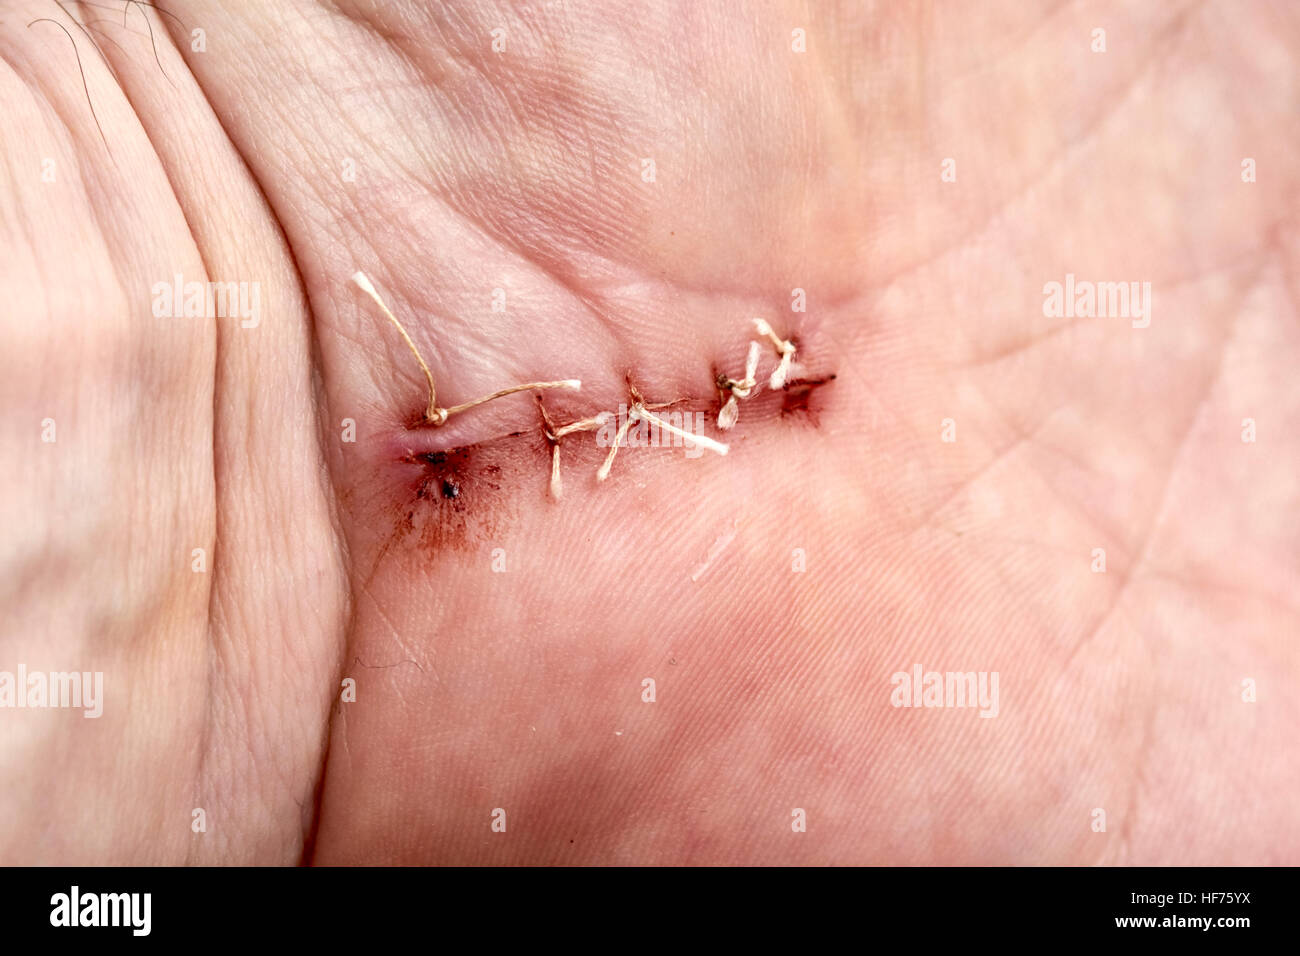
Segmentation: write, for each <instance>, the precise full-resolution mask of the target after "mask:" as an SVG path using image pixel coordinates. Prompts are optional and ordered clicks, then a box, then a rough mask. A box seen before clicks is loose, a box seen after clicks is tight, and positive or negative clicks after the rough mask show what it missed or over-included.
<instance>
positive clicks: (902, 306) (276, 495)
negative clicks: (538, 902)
mask: <svg viewBox="0 0 1300 956" xmlns="http://www.w3.org/2000/svg"><path fill="white" fill-rule="evenodd" d="M162 6H163V7H164V8H165V9H166V11H167V14H164V13H161V12H159V11H158V10H157V9H154V8H152V7H147V6H144V5H139V4H133V5H128V8H127V9H125V10H124V5H123V4H121V3H119V2H116V0H103V3H97V4H90V3H83V4H73V3H67V4H64V5H63V6H60V5H58V4H56V3H53V2H52V0H0V100H2V101H3V102H4V103H5V116H4V120H3V122H2V123H0V148H2V149H3V160H4V161H3V163H0V175H3V177H4V181H3V183H0V203H2V204H3V206H2V207H0V213H2V214H3V215H0V230H2V232H0V237H2V238H0V243H2V244H3V245H0V249H3V251H4V252H5V253H6V254H5V255H4V256H2V257H0V281H3V288H4V289H5V291H6V293H7V294H8V298H9V308H8V309H7V310H6V313H7V315H6V319H5V322H6V336H7V343H8V348H7V349H6V350H5V354H4V356H3V358H0V362H2V363H3V369H2V371H3V374H0V404H2V406H3V407H4V408H5V410H6V414H5V415H4V416H0V447H2V448H3V451H4V460H5V464H6V468H5V469H4V473H3V478H2V479H0V480H3V482H4V487H3V490H0V521H3V523H4V526H5V528H6V535H5V539H4V543H3V550H2V551H0V557H2V558H3V576H2V579H3V581H4V582H5V583H4V585H3V587H2V588H0V594H3V613H0V620H3V622H4V623H3V625H0V670H9V671H13V670H14V669H15V668H16V666H17V664H18V663H19V662H23V663H25V664H26V665H27V667H28V668H31V669H38V668H39V669H46V670H85V671H102V672H103V673H104V675H105V676H104V680H105V704H104V713H103V716H102V717H100V718H98V719H95V720H86V719H83V718H82V717H81V715H80V714H78V713H75V712H69V711H58V710H44V711H40V710H21V711H20V710H4V711H0V770H2V772H3V775H4V778H5V780H6V781H8V783H7V784H6V786H5V787H4V788H3V789H0V861H4V862H13V863H34V862H41V863H182V862H195V863H241V862H242V863H248V862H256V863H294V862H298V861H307V862H316V863H324V864H334V863H387V862H395V863H533V864H545V863H634V862H648V863H778V864H809V863H827V862H832V863H908V864H919V863H1077V864H1092V863H1141V864H1159V863H1185V864H1191V863H1227V864H1247V863H1294V862H1296V860H1297V856H1298V853H1300V825H1298V824H1297V820H1296V817H1295V813H1294V794H1295V793H1296V792H1297V789H1298V788H1300V759H1297V756H1298V755H1297V750H1296V744H1295V733H1294V731H1295V727H1296V726H1297V722H1298V721H1300V698H1297V696H1296V695H1295V694H1294V693H1292V690H1293V689H1294V688H1295V686H1296V681H1297V679H1300V659H1298V653H1297V649H1296V642H1295V633H1296V626H1297V622H1298V621H1300V608H1298V607H1297V605H1296V597H1295V596H1296V595H1297V594H1300V548H1297V542H1300V508H1298V507H1297V506H1298V505H1300V492H1298V491H1297V484H1296V482H1295V480H1294V474H1295V472H1296V470H1297V468H1296V466H1297V464H1298V463H1300V455H1298V454H1297V452H1298V450H1300V389H1298V388H1297V385H1296V382H1295V375H1294V368H1295V366H1296V362H1297V359H1298V358H1300V322H1298V321H1297V318H1298V317H1300V316H1298V314H1297V300H1298V298H1300V297H1298V295H1297V292H1298V290H1300V284H1298V283H1300V280H1298V278H1297V269H1296V265H1297V252H1298V249H1300V234H1298V233H1297V223H1296V219H1295V212H1296V210H1297V209H1300V204H1298V203H1297V199H1300V195H1298V194H1297V167H1296V162H1295V158H1294V155H1293V154H1294V144H1295V142H1296V141H1297V133H1298V132H1300V129H1297V126H1298V125H1300V110H1297V108H1296V107H1297V105H1298V101H1300V86H1298V85H1297V80H1296V78H1295V71H1294V69H1293V64H1294V62H1295V58H1296V53H1297V49H1298V48H1300V17H1298V16H1297V13H1296V11H1295V10H1294V9H1292V8H1291V7H1290V5H1287V4H1270V3H1265V2H1244V3H1243V2H1232V3H1227V2H1224V3H1204V4H1199V5H1194V6H1188V7H1177V8H1175V7H1174V6H1171V5H1165V4H1151V3H1142V2H1136V3H1131V4H1130V3H1121V4H1116V5H1111V6H1109V7H1107V8H1106V10H1105V11H1104V15H1103V14H1102V13H1098V12H1095V11H1093V12H1090V11H1086V10H1082V9H1079V7H1078V6H1077V5H1064V6H1060V5H1057V4H1053V3H1046V2H1044V3H1024V2H1019V0H1017V2H1006V3H999V2H989V3H981V4H978V5H976V4H971V5H958V6H956V7H953V8H947V7H944V8H936V7H933V6H931V5H928V4H923V3H918V4H880V5H871V4H862V3H856V2H844V3H817V4H807V5H802V4H797V3H796V4H779V3H764V2H755V3H744V4H732V3H680V4H679V3H667V2H665V3H647V4H618V3H596V2H582V3H579V2H573V0H564V2H546V0H539V2H533V3H519V4H511V3H504V2H487V0H481V2H480V0H465V2H450V3H421V2H407V0H394V2H389V3H378V2H376V3H362V2H351V0H334V2H323V3H317V2H308V0H284V2H277V3H270V2H250V3H236V2H228V3H220V2H210V0H168V2H164V3H163V4H162ZM124 13H125V17H124V16H123V14H124ZM43 18H48V19H49V20H54V21H57V22H58V23H60V24H62V25H64V26H65V27H66V28H67V30H68V31H69V33H68V34H65V33H64V32H63V31H62V30H60V29H59V28H58V27H57V26H56V25H53V24H50V23H40V22H38V23H32V21H35V20H40V19H43ZM74 18H75V20H76V21H78V22H80V23H81V24H83V25H84V31H85V32H83V30H82V28H79V27H77V26H76V25H75V24H74V22H73V21H74ZM29 24H31V25H30V26H29ZM1098 27H1102V28H1104V29H1105V31H1106V37H1107V49H1106V51H1105V52H1104V53H1097V52H1093V50H1092V48H1091V47H1092V45H1093V43H1094V38H1093V31H1094V29H1096V28H1098ZM796 28H798V29H802V30H804V31H805V36H806V48H805V49H803V51H802V52H796V51H795V50H793V49H792V39H791V31H792V30H794V29H796ZM196 29H200V30H201V31H202V37H203V49H202V50H201V51H198V50H195V49H194V44H195V42H196V41H195V38H194V33H193V31H194V30H196ZM494 31H503V32H502V33H500V34H499V37H500V38H503V41H502V42H504V48H503V49H501V50H499V51H497V50H494V49H493V42H494ZM91 37H94V38H95V40H96V41H97V42H98V46H99V48H100V50H102V55H101V53H98V52H96V50H95V47H94V46H93V45H92V44H91V40H90V38H91ZM70 41H71V42H70ZM74 43H75V45H76V49H77V51H78V52H79V55H80V65H81V67H83V68H84V75H85V85H84V86H83V81H82V74H81V72H80V71H79V70H78V60H77V57H76V56H75V55H74V47H73V44H74ZM92 106H93V110H92ZM101 131H102V134H101ZM1246 157H1250V158H1252V159H1253V160H1254V163H1255V168H1256V169H1257V170H1258V177H1257V180H1256V181H1254V182H1249V183H1247V182H1243V180H1242V176H1241V171H1242V161H1243V159H1244V158H1246ZM949 158H951V159H953V160H954V162H955V170H956V178H955V180H951V181H945V179H944V178H943V177H942V176H941V173H942V172H943V168H944V166H943V164H944V162H945V160H946V159H949ZM647 161H653V164H654V166H653V168H654V175H653V177H652V178H649V179H648V178H647V175H646V171H647V168H648V167H647V165H646V163H647ZM50 164H52V165H50ZM50 168H52V169H53V170H54V177H53V180H52V181H51V180H49V179H48V177H47V178H45V179H43V178H42V171H43V170H45V169H50ZM950 179H951V177H950ZM358 270H362V271H364V272H365V273H366V275H368V276H369V277H370V278H371V279H372V280H373V282H374V285H375V287H376V288H377V289H378V290H379V291H380V292H381V294H382V295H383V297H384V300H385V302H386V303H387V305H388V306H389V308H391V309H392V311H393V313H394V314H395V315H396V316H397V317H398V318H399V320H400V321H401V323H402V325H403V327H404V328H405V329H406V330H407V332H408V333H409V334H410V336H411V339H412V341H413V342H414V343H415V344H416V346H417V347H418V349H419V351H420V354H421V355H422V356H423V358H424V359H425V360H426V361H427V363H428V365H429V368H430V372H431V374H432V376H433V378H434V380H435V382H436V384H437V391H438V400H439V403H440V404H443V405H452V404H456V403H460V402H465V401H469V400H472V399H475V398H477V397H480V396H482V395H485V394H487V393H490V392H492V391H494V390H497V389H500V388H505V387H509V386H512V385H516V384H519V383H523V382H531V381H553V380H557V379H578V380H581V382H582V388H581V390H580V391H564V390H550V391H546V392H541V393H538V395H539V396H540V401H541V403H542V404H541V406H539V402H538V398H537V397H535V396H534V395H533V394H529V393H521V394H516V395H510V396H507V397H504V398H501V399H499V400H496V401H493V402H490V403H488V404H486V405H482V406H479V407H477V408H474V409H471V410H469V411H466V412H464V413H462V414H459V415H455V416H453V417H452V418H450V419H449V420H448V422H447V423H446V424H445V425H443V426H442V427H439V428H431V427H429V426H427V425H421V424H420V423H419V419H420V418H421V415H422V413H423V411H424V409H425V403H426V401H427V399H428V389H427V383H426V381H425V379H424V375H423V373H422V371H421V369H420V367H419V365H418V364H417V363H416V362H415V359H414V357H413V356H412V354H411V352H410V350H409V349H408V347H407V345H406V343H405V342H404V341H403V339H402V337H401V336H400V335H399V334H398V333H397V331H396V329H395V328H394V327H393V326H392V325H391V324H390V323H389V322H388V320H387V319H386V318H385V317H384V316H383V315H382V314H381V313H380V311H379V310H378V309H377V308H376V307H375V304H374V303H373V302H372V301H371V300H370V299H368V298H367V297H366V296H365V295H364V294H363V293H362V292H361V291H360V290H359V289H358V288H357V286H356V285H355V284H353V283H352V281H351V279H350V277H351V276H352V275H353V274H354V273H355V272H356V271H358ZM1067 274H1073V275H1075V276H1077V277H1078V278H1079V279H1081V280H1083V279H1087V280H1094V281H1116V282H1121V281H1122V282H1128V281H1138V282H1139V283H1140V282H1143V281H1149V282H1150V283H1151V288H1152V298H1151V304H1152V306H1151V313H1150V319H1151V321H1150V323H1149V324H1148V325H1146V326H1145V327H1134V325H1133V323H1132V322H1131V321H1130V320H1129V319H1128V318H1125V317H1104V316H1103V317H1096V318H1092V317H1085V318H1076V317H1066V318H1053V317H1049V316H1046V315H1045V314H1044V311H1043V301H1044V293H1043V288H1044V285H1045V284H1046V283H1049V282H1053V281H1055V282H1064V281H1065V278H1066V276H1067ZM177 275H181V276H183V277H184V280H185V281H199V282H207V281H217V282H248V283H256V284H257V288H258V290H259V312H260V315H259V318H258V321H257V323H256V325H255V326H254V327H250V328H246V327H243V325H241V323H240V321H239V320H238V319H237V318H215V319H212V318H208V319H204V318H197V317H194V318H184V317H158V316H156V315H155V314H154V312H153V309H152V299H153V297H154V293H153V292H152V291H151V290H153V288H154V287H155V284H157V283H160V282H161V283H171V282H172V281H173V278H174V277H175V276H177ZM796 290H798V292H796ZM799 301H803V302H804V304H805V308H804V310H803V311H795V310H794V309H792V305H794V304H795V303H796V302H799ZM494 305H495V306H496V307H494ZM755 317H762V318H764V319H766V320H767V321H769V322H770V323H772V326H773V328H774V329H775V331H776V333H777V334H778V335H780V336H784V337H788V338H791V339H792V340H793V341H795V343H796V345H797V352H796V355H795V362H796V367H795V368H794V369H793V370H792V379H793V383H792V384H791V386H790V387H789V388H788V389H782V390H772V389H771V388H770V387H768V386H767V384H766V380H767V376H768V375H770V373H771V371H772V369H773V368H774V367H775V365H776V361H777V357H776V354H775V352H774V350H772V348H771V347H770V343H767V342H766V340H763V339H761V338H760V337H759V336H758V335H757V333H756V332H755V330H754V326H753V323H752V319H753V318H755ZM756 338H758V339H759V340H760V341H762V342H763V343H764V345H763V351H762V357H761V364H760V367H759V372H758V381H759V383H760V386H761V387H759V388H758V389H757V390H756V392H755V394H754V395H753V396H752V397H751V398H748V399H745V400H743V401H741V402H740V408H739V420H738V422H737V424H736V426H735V428H734V429H731V430H729V431H727V432H721V431H719V430H718V429H717V427H716V416H717V413H718V409H719V405H720V396H719V393H718V389H717V387H716V380H717V376H718V375H719V374H725V375H727V376H730V377H732V378H739V377H740V376H741V373H742V372H743V370H744V366H745V360H746V354H747V350H748V348H749V343H750V342H751V341H753V340H755V339H756ZM800 382H802V383H803V384H802V385H800V384H797V383H800ZM629 383H631V384H632V385H634V386H635V387H636V388H637V389H638V390H639V392H640V394H642V395H643V396H644V399H645V401H646V402H647V403H676V404H675V405H673V406H671V407H670V408H669V409H668V410H670V411H671V410H676V411H679V412H688V411H689V412H691V413H694V412H700V413H702V414H703V416H704V418H705V420H706V434H708V435H709V436H710V437H712V438H715V439H717V440H720V441H724V442H726V443H727V445H728V453H727V454H726V455H725V456H723V455H718V454H715V453H713V452H709V451H705V452H704V453H703V454H699V455H696V454H694V453H692V454H690V455H688V454H687V449H685V448H682V447H658V448H656V447H627V448H623V449H621V450H620V451H619V453H618V456H617V458H616V460H615V462H614V464H613V466H612V468H611V470H610V473H609V477H608V479H607V480H605V481H603V482H598V481H597V480H596V470H597V468H598V467H599V466H600V464H601V462H602V461H603V460H604V458H605V455H606V454H607V449H606V448H602V447H600V446H599V445H598V443H597V438H596V433H595V432H580V433H574V434H570V435H567V436H564V438H563V439H562V440H561V450H560V462H561V465H560V467H561V476H562V481H563V496H562V497H561V498H560V499H559V500H556V499H555V498H554V497H553V496H552V495H551V494H550V492H549V483H550V475H551V462H552V450H551V447H550V444H549V443H548V440H547V438H546V434H545V431H544V419H543V416H542V408H544V409H545V412H546V415H547V416H549V417H550V418H551V420H552V421H553V422H555V423H558V424H563V423H567V422H570V421H574V420H578V419H582V418H585V417H589V416H592V415H594V414H596V413H598V412H601V411H609V412H616V411H617V410H618V406H619V404H620V403H626V402H627V401H628V397H629ZM813 383H816V384H813ZM45 419H52V420H53V421H54V422H55V423H57V430H58V431H57V436H58V437H57V441H56V442H53V443H43V442H42V441H41V440H40V435H41V430H42V424H41V423H42V421H43V420H45ZM1244 419H1251V420H1253V422H1254V423H1255V424H1256V427H1257V438H1256V440H1255V441H1254V442H1249V443H1247V442H1243V440H1242V431H1243V420H1244ZM945 437H948V438H952V439H955V440H945ZM348 438H354V439H355V440H347V439H348ZM1099 548H1100V549H1104V552H1105V571H1104V573H1098V572H1096V571H1094V570H1093V568H1094V567H1095V564H1096V556H1095V549H1099ZM195 549H203V552H204V555H205V557H206V565H205V567H204V568H203V570H201V571H197V572H196V571H195V570H194V565H193V562H194V560H195V558H194V551H195ZM917 664H919V665H921V666H922V667H923V668H924V669H925V670H937V671H980V672H984V671H987V672H997V673H998V674H999V676H1000V683H999V687H1000V701H999V706H998V713H997V716H996V717H992V718H989V719H983V718H981V717H980V716H978V714H977V712H976V711H975V710H974V709H959V708H940V709H931V708H898V707H895V706H892V705H891V693H892V692H893V690H894V687H893V686H892V685H891V675H893V674H895V673H896V672H900V671H903V672H910V671H911V669H912V668H913V667H914V666H915V665H917ZM647 680H649V681H653V690H654V700H653V702H647V701H646V700H645V699H644V698H645V695H646V694H647V685H646V683H645V682H646V681H647ZM1243 681H1252V682H1253V685H1252V686H1253V687H1254V688H1255V693H1256V699H1255V700H1254V702H1246V701H1244V700H1243ZM345 682H353V683H352V684H350V685H349V686H354V690H355V699H354V700H353V699H351V697H350V696H349V698H348V699H346V700H345V699H344V696H343V694H342V693H341V691H342V690H343V685H344V683H345ZM196 809H201V810H202V811H203V817H204V820H205V823H206V826H205V828H204V829H203V830H202V832H195V828H194V826H193V821H194V818H195V816H194V815H195V811H196ZM796 809H797V810H801V811H803V812H804V814H806V819H807V821H808V822H807V828H806V832H794V831H793V830H792V827H791V823H792V820H793V819H794V817H792V813H793V812H794V811H795V810H796ZM1098 809H1101V810H1103V811H1104V814H1105V820H1106V828H1105V831H1104V832H1098V831H1097V830H1096V829H1095V828H1094V825H1095V821H1096V820H1097V816H1096V811H1097V810H1098ZM498 811H503V812H504V818H505V820H506V827H505V831H504V832H496V831H494V829H493V822H494V819H498V818H499V817H500V813H498Z"/></svg>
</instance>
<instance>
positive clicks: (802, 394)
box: [781, 375, 835, 424]
mask: <svg viewBox="0 0 1300 956" xmlns="http://www.w3.org/2000/svg"><path fill="white" fill-rule="evenodd" d="M833 381H835V376H834V375H823V376H821V377H820V378H797V379H791V380H790V381H788V382H786V383H785V385H784V386H782V389H781V390H782V391H783V392H784V393H785V394H784V395H782V396H781V417H783V418H784V417H785V416H786V415H794V414H796V413H798V412H803V413H805V414H807V415H809V416H812V417H813V420H814V424H815V423H816V417H815V414H814V409H812V408H811V407H810V406H809V403H810V402H811V400H812V396H813V392H815V391H816V390H817V389H819V388H821V387H822V386H823V385H826V384H828V383H830V382H833Z"/></svg>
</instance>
